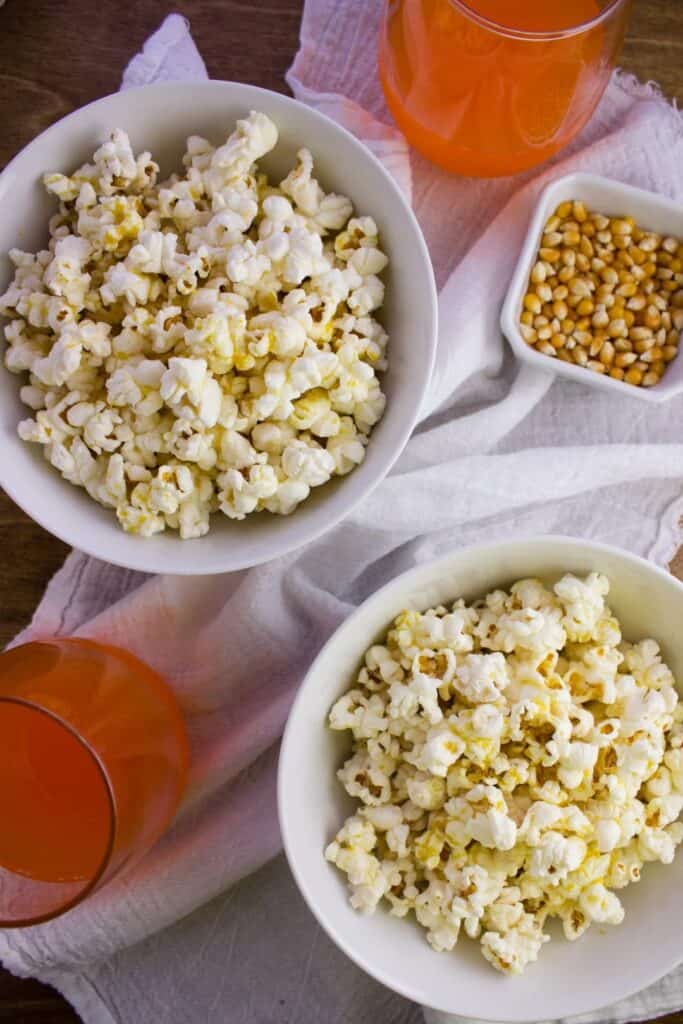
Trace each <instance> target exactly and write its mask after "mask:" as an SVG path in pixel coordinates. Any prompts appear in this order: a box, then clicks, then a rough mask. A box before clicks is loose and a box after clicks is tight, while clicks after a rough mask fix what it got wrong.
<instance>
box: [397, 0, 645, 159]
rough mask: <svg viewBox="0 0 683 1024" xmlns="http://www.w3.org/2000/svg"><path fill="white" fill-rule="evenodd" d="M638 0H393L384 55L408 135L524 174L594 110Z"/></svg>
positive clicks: (428, 148) (446, 153) (447, 155)
mask: <svg viewBox="0 0 683 1024" xmlns="http://www.w3.org/2000/svg"><path fill="white" fill-rule="evenodd" d="M630 5H631V0H388V2H387V4H386V8H385V13H384V20H383V25H382V29H381V32H380V48H379V67H380V77H381V80H382V85H383V88H384V94H385V97H386V101H387V105H388V107H389V110H390V111H391V113H392V114H393V117H394V119H395V121H396V123H397V124H398V126H399V128H400V129H401V130H402V131H403V133H404V134H405V135H406V137H407V138H408V140H409V141H410V142H411V143H412V144H413V145H414V146H415V147H416V149H418V150H419V151H420V152H421V153H422V154H424V156H426V157H427V158H428V159H429V160H432V161H433V162H434V163H437V164H440V165H441V166H442V167H444V168H446V170H448V171H452V172H455V173H457V174H463V175H472V176H476V177H498V176H501V175H507V174H514V173H516V172H518V171H523V170H525V169H526V168H529V167H534V166H536V165H537V164H540V163H542V162H543V161H544V160H547V158H548V157H550V156H552V155H553V154H554V153H556V152H557V151H558V150H559V149H561V148H562V147H563V146H566V145H567V143H568V142H570V141H571V140H572V139H573V138H574V137H575V136H576V135H577V133H578V132H579V131H580V130H581V128H582V127H583V126H584V125H585V123H586V122H587V121H588V119H589V117H590V116H591V114H592V113H593V110H594V109H595V107H596V105H597V103H598V100H599V99H600V97H601V96H602V94H603V92H604V90H605V88H606V86H607V83H608V81H609V78H610V74H611V72H612V69H613V67H614V64H615V61H616V58H617V54H618V52H619V49H620V47H621V44H622V41H623V38H624V33H625V31H626V24H627V21H628V14H629V10H630Z"/></svg>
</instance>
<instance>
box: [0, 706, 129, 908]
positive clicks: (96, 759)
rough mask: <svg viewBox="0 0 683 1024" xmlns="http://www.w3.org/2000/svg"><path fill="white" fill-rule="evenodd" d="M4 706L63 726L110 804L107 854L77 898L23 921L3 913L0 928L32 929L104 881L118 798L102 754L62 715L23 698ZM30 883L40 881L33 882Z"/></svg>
mask: <svg viewBox="0 0 683 1024" xmlns="http://www.w3.org/2000/svg"><path fill="white" fill-rule="evenodd" d="M3 704H16V705H18V706H20V707H24V708H27V709H28V710H30V711H35V712H37V713H38V714H40V715H44V716H45V717H46V718H49V719H51V720H52V721H53V722H54V723H55V724H56V725H58V726H60V727H61V728H62V729H66V731H67V732H68V733H70V735H71V736H72V738H73V739H75V740H76V742H77V743H79V744H80V746H81V747H82V748H83V749H84V750H85V751H86V753H87V754H88V755H89V757H90V759H91V761H92V763H93V764H94V766H95V769H96V770H97V772H98V773H99V775H100V777H101V779H102V780H103V782H104V788H105V793H106V795H107V802H108V805H109V835H108V837H107V843H106V846H105V849H104V853H103V855H102V859H101V861H100V863H99V864H98V866H97V870H96V871H95V872H93V875H92V878H90V879H88V880H87V882H86V884H85V885H84V887H83V888H82V889H81V890H79V892H78V893H77V894H76V895H75V896H73V897H71V898H70V899H68V900H66V901H65V902H64V903H62V904H60V905H59V906H58V907H57V908H56V909H55V910H51V911H49V912H47V913H45V914H38V915H36V916H33V917H26V918H22V919H21V920H16V919H15V920H5V919H4V918H3V917H2V915H1V914H0V928H29V927H31V926H32V925H36V924H44V923H45V922H46V921H52V920H53V919H54V918H55V917H59V916H60V915H62V914H65V913H66V912H67V911H68V910H73V908H74V907H76V906H78V904H79V903H82V902H83V900H84V899H85V898H86V896H89V895H90V894H91V893H92V892H93V890H94V889H95V888H96V887H97V885H98V884H99V883H100V882H101V881H102V878H103V876H104V875H105V873H106V871H107V868H108V867H109V866H110V864H111V862H112V854H113V852H114V844H115V841H116V831H117V827H118V815H117V813H116V797H115V794H114V787H113V785H112V782H111V779H110V778H109V773H108V772H107V769H106V768H105V766H104V763H103V762H102V759H101V757H100V755H99V754H98V753H97V751H96V750H94V748H93V747H92V746H91V745H90V743H88V741H87V740H86V739H84V738H83V736H81V735H80V733H79V732H77V730H76V729H74V727H73V726H72V725H71V724H70V723H69V722H67V721H65V720H64V719H63V718H61V717H60V716H59V715H57V714H55V712H54V711H50V710H49V709H48V708H45V707H43V706H42V705H41V704H37V703H36V702H35V701H32V700H27V699H26V698H24V697H12V696H8V695H4V694H3V695H0V706H2V705H3ZM0 870H3V871H10V873H11V874H16V872H12V871H11V869H10V868H3V867H2V864H0ZM31 881H39V880H36V879H31ZM46 884H49V883H46Z"/></svg>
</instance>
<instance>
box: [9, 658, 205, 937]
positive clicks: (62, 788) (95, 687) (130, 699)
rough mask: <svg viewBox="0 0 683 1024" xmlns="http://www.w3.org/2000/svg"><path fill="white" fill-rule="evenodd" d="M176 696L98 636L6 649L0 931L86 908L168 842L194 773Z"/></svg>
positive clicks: (147, 670) (148, 671)
mask: <svg viewBox="0 0 683 1024" xmlns="http://www.w3.org/2000/svg"><path fill="white" fill-rule="evenodd" d="M187 765H188V745H187V737H186V733H185V727H184V724H183V720H182V718H181V715H180V711H179V708H178V706H177V704H176V701H175V698H174V696H173V694H172V693H171V691H170V690H169V689H168V687H167V686H166V684H165V683H164V682H163V680H162V679H161V678H160V677H159V676H158V675H157V674H156V673H155V672H153V671H152V669H151V668H149V667H148V666H147V665H145V664H144V663H143V662H141V661H139V660H138V659H137V658H135V657H133V655H131V654H128V653H127V652H126V651H122V650H119V649H118V648H114V647H108V646H105V645H103V644H98V643H94V642H92V641H89V640H77V639H64V640H47V641H43V642H39V643H30V644H25V645H23V646H21V647H15V648H13V649H12V650H10V651H5V652H4V653H3V654H0V926H3V927H8V926H9V927H11V926H20V925H27V924H35V923H38V922H39V921H45V920H48V919H49V918H51V917H54V916H56V915H57V914H59V913H63V912H64V911H65V910H67V909H69V908H70V907H72V906H74V905H75V904H76V903H78V902H80V901H81V900H82V899H83V898H84V896H86V895H87V894H88V893H89V892H91V891H92V890H93V889H94V888H95V887H98V886H100V885H102V884H104V883H105V882H107V881H108V880H109V879H111V878H112V877H113V876H114V875H115V874H117V873H118V872H119V871H120V870H121V869H122V868H123V867H124V865H127V864H129V863H130V862H131V861H132V860H133V859H134V858H137V857H139V856H141V855H142V854H143V853H144V852H146V851H147V850H148V849H149V848H150V846H151V845H152V844H153V843H154V842H155V841H156V840H157V839H158V838H159V836H160V835H161V833H162V832H163V831H164V829H165V828H166V827H167V825H168V824H169V822H170V821H171V819H172V817H173V815H174V814H175V811H176V809H177V806H178V803H179V801H180V798H181V795H182V792H183V789H184V786H185V781H186V777H187Z"/></svg>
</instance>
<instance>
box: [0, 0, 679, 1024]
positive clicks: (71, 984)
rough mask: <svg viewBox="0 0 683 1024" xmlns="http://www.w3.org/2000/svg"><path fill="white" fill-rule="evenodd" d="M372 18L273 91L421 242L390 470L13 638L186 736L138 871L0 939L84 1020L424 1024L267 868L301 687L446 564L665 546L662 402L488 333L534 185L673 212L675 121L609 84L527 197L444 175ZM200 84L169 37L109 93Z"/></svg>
mask: <svg viewBox="0 0 683 1024" xmlns="http://www.w3.org/2000/svg"><path fill="white" fill-rule="evenodd" d="M379 7H380V2H379V0H307V3H306V8H305V14H304V19H303V25H302V32H301V49H300V51H299V54H298V56H297V58H296V60H295V63H294V65H293V68H292V70H291V72H290V75H289V83H290V85H291V87H292V89H293V91H294V93H295V94H296V95H297V96H298V97H299V98H300V99H302V100H303V101H304V102H306V103H309V104H312V105H314V106H316V107H318V108H319V109H321V110H323V111H324V112H325V113H327V114H329V115H331V116H332V117H335V118H336V119H338V120H339V121H342V122H343V123H344V124H345V125H346V126H347V127H349V128H350V129H351V130H352V131H354V132H355V133H356V134H357V135H358V136H359V137H360V138H362V139H363V140H365V141H366V142H367V144H368V145H369V146H370V147H371V148H372V149H373V150H374V152H375V153H376V154H377V155H378V156H379V158H380V159H382V160H383V161H384V162H385V164H386V165H387V167H388V168H389V169H390V170H391V171H392V173H394V174H395V176H396V178H397V180H398V181H399V182H400V184H401V187H402V188H403V189H404V190H405V191H406V193H407V194H409V195H411V196H412V201H413V205H414V208H415V210H416V213H417V216H418V218H419V220H420V222H421V224H422V227H423V230H424V232H425V235H426V238H427V241H428V243H429V247H430V251H431V254H432V258H433V261H434V266H435V270H436V274H437V278H438V282H439V285H440V288H441V293H440V305H441V309H440V312H441V330H440V339H439V354H438V365H437V371H436V373H435V374H434V378H433V385H432V389H431V392H430V394H429V397H428V401H427V403H426V405H425V408H424V418H423V420H422V422H421V424H420V426H419V427H418V429H417V430H416V432H415V435H414V437H413V438H412V440H411V441H410V443H409V444H408V447H407V448H406V451H405V453H404V454H403V456H402V457H401V459H400V460H399V462H398V464H397V466H396V468H395V469H394V471H393V472H392V474H391V475H390V476H389V478H388V479H387V480H386V481H385V482H384V483H382V484H381V485H380V486H379V487H378V488H377V489H376V491H375V492H374V494H373V495H372V496H371V497H370V498H369V499H368V500H367V501H366V502H365V503H364V504H363V505H362V507H361V508H360V509H358V510H357V511H356V512H355V513H354V514H353V515H351V516H350V517H349V518H348V519H347V520H346V521H345V522H344V523H343V524H342V525H341V526H339V527H337V528H336V529H335V530H334V531H333V532H332V533H331V534H328V535H327V536H326V537H324V538H322V539H321V540H318V541H316V542H315V543H313V544H311V545H309V546H308V547H307V548H304V549H303V550H301V551H299V552H297V553H294V554H292V555H289V556H287V557H286V558H282V559H280V560H279V561H276V562H273V563H271V564H269V565H266V566H261V567H259V568H256V569H253V570H251V571H248V572H240V573H235V574H233V575H227V576H221V577H211V578H178V577H164V576H161V577H154V578H148V577H144V576H142V575H140V574H136V573H133V572H126V571H124V570H121V569H118V568H115V567H113V566H110V565H107V564H104V563H102V562H98V561H96V560H94V559H91V558H87V557H85V556H84V555H82V554H79V553H73V554H72V555H70V556H69V558H68V559H67V561H66V564H65V566H64V568H63V569H62V570H61V571H60V572H59V573H58V574H57V576H56V577H55V578H54V579H53V580H52V582H51V583H50V585H49V586H48V588H47V591H46V594H45V596H44V598H43V601H42V603H41V605H40V607H39V608H38V610H37V612H36V615H35V618H34V620H33V622H32V624H31V626H30V628H29V629H28V630H27V631H25V633H24V634H23V635H22V637H20V638H17V639H18V640H21V639H26V638H28V637H40V636H46V635H52V634H62V635H64V634H70V633H74V632H80V633H81V634H82V635H88V636H92V637H99V638H103V639H106V640H108V641H109V642H111V643H115V644H121V645H123V646H126V647H128V648H129V649H131V650H132V651H134V652H135V653H137V654H138V655H140V656H141V657H142V658H144V659H146V660H147V661H148V662H149V663H150V664H152V665H153V666H154V667H155V668H156V669H158V670H159V671H160V672H161V673H162V674H163V675H164V676H165V677H166V678H167V679H168V680H169V682H170V684H171V685H172V686H173V688H174V689H175V691H176V693H177V694H178V697H179V700H180V702H181V705H182V707H183V710H184V712H185V714H186V717H187V722H188V727H189V731H190V736H191V743H192V748H193V763H192V772H191V779H190V787H189V792H188V795H187V798H186V800H185V802H184V804H183V807H182V809H181V812H180V814H179V817H178V819H177V821H176V823H175V824H174V827H173V828H172V829H171V830H170V831H169V833H168V834H167V835H166V836H165V837H164V838H163V840H162V841H161V842H160V843H159V844H158V846H157V847H156V848H155V849H154V850H153V851H152V853H151V854H150V855H148V856H147V857H146V858H145V859H144V860H143V861H142V863H140V864H139V865H138V866H137V867H136V868H135V869H134V870H133V871H132V872H131V873H129V874H127V875H126V876H125V877H123V878H121V879H120V880H117V881H115V882H114V883H112V884H111V885H109V886H108V887H107V888H105V889H104V890H102V891H101V892H99V893H97V894H96V895H94V896H93V897H91V898H90V899H89V900H88V901H87V902H86V903H85V904H84V905H83V906H81V907H79V908H76V909H75V910H73V911H72V912H71V913H69V914H67V915H65V916H64V917H62V918H60V919H58V920H56V921H54V922H52V923H49V924H45V925H41V926H38V927H35V928H31V929H25V930H20V931H4V932H0V958H1V959H2V961H3V963H4V964H5V965H6V966H7V967H8V968H9V969H10V970H12V971H14V972H15V973H17V974H19V975H24V976H34V977H38V978H40V979H42V980H44V981H47V982H49V983H51V984H53V985H55V986H56V987H57V988H58V989H59V990H60V991H61V992H63V993H64V995H65V996H66V997H67V998H68V999H70V1000H71V1002H72V1003H73V1005H74V1006H75V1007H76V1009H77V1010H78V1012H79V1013H80V1015H81V1017H82V1018H83V1020H84V1021H86V1022H87V1024H147V1022H152V1021H163V1022H164V1024H195V1022H206V1024H215V1022H223V1021H229V1022H230V1024H240V1022H245V1024H252V1022H253V1024H284V1022H285V1021H287V1022H289V1024H318V1022H319V1021H325V1024H418V1022H420V1021H422V1013H421V1011H420V1009H419V1008H418V1007H415V1006H413V1005H411V1004H410V1003H408V1002H406V1001H405V1000H403V999H401V998H399V997H398V996H394V995H393V994H392V993H390V992H388V991H386V990H385V989H384V988H382V987H381V986H380V985H378V984H376V983H375V982H373V981H372V980H371V979H369V978H367V977H366V976H365V975H364V974H363V973H362V972H361V971H359V970H358V969H357V968H356V967H355V966H353V965H352V964H351V963H350V962H349V961H348V960H347V959H346V958H345V957H344V956H343V955H342V954H341V953H339V952H338V951H337V950H336V949H335V947H334V946H333V945H332V944H331V942H330V941H329V940H328V939H327V938H326V936H325V935H324V934H323V933H322V932H321V930H320V929H319V928H318V927H317V925H316V924H315V922H314V920H313V918H312V917H311V915H310V913H309V912H308V910H307V909H306V908H305V906H304V904H303V901H302V900H301V898H300V897H299V895H298V893H297V892H296V890H295V888H294V885H293V883H292V881H291V879H290V877H289V873H288V871H287V868H286V866H285V864H284V862H283V860H282V858H281V857H279V858H277V859H273V858H275V855H276V854H277V853H278V851H279V848H280V840H279V835H278V827H277V822H276V811H275V770H276V760H277V743H278V738H279V736H280V734H281V731H282V728H283V724H284V721H285V717H286V714H287V710H288V707H289V705H290V702H291V700H292V698H293V695H294V692H295V691H296V688H297V685H298V683H299V682H300V681H301V678H302V676H303V674H304V672H305V670H306V667H307V665H308V664H309V663H310V661H311V658H312V657H313V655H314V653H315V652H316V651H317V650H318V649H319V647H320V646H321V644H322V643H323V642H324V640H325V639H326V638H327V636H329V634H330V633H331V632H332V631H333V630H334V628H335V627H336V626H337V625H338V624H339V623H340V622H341V621H342V620H343V619H344V617H345V616H346V615H347V614H348V612H349V611H350V609H351V608H352V607H353V606H354V605H356V604H358V603H359V602H360V601H362V600H363V599H364V598H365V597H366V596H367V595H368V594H370V593H371V592H372V591H374V590H375V589H376V588H377V587H378V586H380V585H381V584H383V583H384V582H385V581H387V580H388V579H389V578H391V577H392V576H394V575H396V574H397V573H400V572H402V571H403V570H405V569H408V568H410V567H411V566H413V565H415V564H416V563H418V562H422V561H424V560H426V559H429V558H432V557H434V556H436V555H438V554H440V553H443V552H444V551H446V550H448V549H449V548H453V547H457V546H461V545H465V544H469V543H472V542H475V541H481V540H488V539H491V540H493V539H495V538H498V537H501V536H505V537H512V536H524V535H529V534H532V533H548V532H561V533H567V534H574V535H578V536H583V537H589V538H594V539H596V540H602V541H610V542H612V543H614V544H618V545H621V546H623V547H625V548H627V549H629V550H631V551H635V552H637V553H639V554H642V555H646V556H649V557H650V558H652V559H653V560H655V561H657V562H659V563H660V564H666V563H667V562H668V560H669V558H670V556H671V555H672V554H673V552H674V551H675V549H676V547H677V544H678V525H677V524H678V519H679V516H680V514H681V511H682V510H683V506H682V504H681V492H682V484H683V443H681V439H680V437H679V430H678V417H679V416H680V415H681V413H683V398H680V399H675V400H673V401H672V402H670V403H669V404H667V405H666V406H664V407H653V406H650V405H644V404H641V403H640V402H639V401H638V400H637V399H630V398H628V397H624V398H615V397H613V396H611V395H605V394H603V393H602V392H599V391H594V390H592V389H591V388H589V387H587V386H582V385H578V384H572V383H567V382H554V381H553V378H552V377H551V376H549V375H547V374H545V373H540V372H538V371H536V370H533V369H530V368H528V367H520V366H519V365H518V364H517V363H516V362H515V360H514V359H513V358H512V355H511V353H510V351H509V350H508V348H507V347H506V345H505V344H504V342H503V340H502V338H501V335H500V332H499V329H498V326H497V318H498V312H499V307H500V303H501V299H502V297H503V293H504V290H505V287H506V284H507V281H508V278H509V276H510V272H511V269H512V266H513V263H514V260H515V257H516V254H517V252H518V249H519V246H520V242H521V240H522V237H523V234H524V231H525V228H526V225H527V222H528V217H529V214H530V211H531V208H532V205H533V202H534V199H535V197H536V196H537V195H538V193H539V191H540V189H541V188H542V187H543V185H544V183H545V182H546V181H547V180H548V179H549V178H552V177H553V176H555V175H558V174H560V173H563V172H564V171H567V170H569V169H575V168H583V169H587V170H591V171H595V172H598V173H603V174H607V175H611V176H613V177H615V178H619V179H620V180H623V181H627V182H629V183H631V184H635V185H640V186H643V187H645V188H650V189H653V190H655V191H659V192H662V193H664V194H666V195H669V196H672V197H674V198H679V199H682V198H683V175H682V174H681V167H683V122H682V121H681V117H680V115H679V114H678V113H677V112H676V111H675V110H674V109H673V108H671V107H670V106H668V105H667V104H666V102H665V101H664V100H663V99H662V98H661V97H660V96H659V95H658V94H657V92H656V90H655V89H654V88H652V87H650V86H641V85H639V84H638V83H637V82H635V81H634V80H632V79H630V78H628V77H626V76H624V75H619V74H617V75H615V77H614V79H613V80H612V83H611V85H610V87H609V89H608V91H607V93H606V95H605V97H604V99H603V101H602V103H601V105H600V107H599V109H598V110H597V112H596V113H595V115H594V117H593V118H592V120H591V122H590V124H589V125H588V127H587V128H586V129H585V130H584V132H583V133H582V135H581V137H580V138H579V139H578V140H577V141H576V142H575V143H574V144H573V146H572V148H571V150H570V151H567V152H565V153H564V154H563V157H562V159H561V160H559V159H558V160H556V161H555V163H554V165H553V166H552V167H550V168H548V167H546V168H544V170H543V172H542V173H541V174H540V175H538V176H536V177H534V176H533V175H530V174H527V175H525V176H523V177H520V178H515V179H512V178H509V179H503V180H499V181H473V180H465V179H458V178H454V177H450V176H448V175H446V174H444V173H442V172H440V171H439V170H437V169H435V168H434V167H431V166H430V165H428V164H427V163H426V162H425V161H424V160H422V159H421V158H420V157H419V156H417V155H416V154H415V153H413V152H410V151H409V149H408V147H407V145H406V143H405V141H404V140H403V139H402V137H401V136H400V135H399V134H398V133H397V132H396V130H395V129H393V128H392V127H390V124H389V120H388V115H387V114H386V112H385V109H384V106H383V103H382V98H381V93H380V89H379V86H378V83H377V79H376V71H375V36H376V30H377V24H378V18H379ZM205 74H206V72H205V68H204V64H203V61H202V59H201V57H200V55H199V54H198V52H197V50H196V48H195V46H194V43H193V42H192V39H191V36H190V34H189V31H188V27H187V25H186V23H185V22H184V20H183V19H182V18H180V17H179V16H177V15H173V16H171V17H169V18H168V19H167V20H166V21H165V22H164V24H163V26H162V27H161V28H160V30H159V31H158V32H157V33H156V34H155V35H154V36H153V37H152V38H151V39H150V40H149V41H148V43H147V44H146V46H145V48H144V52H143V53H142V54H139V55H138V56H137V57H135V59H134V60H133V61H132V62H131V64H130V66H129V68H128V70H127V71H126V74H125V75H124V79H123V87H124V88H125V87H127V86H130V85H139V84H142V83H144V82H149V81H157V80H159V79H168V78H181V79H187V78H193V77H194V78H197V77H204V76H205ZM302 141H303V140H302ZM313 148H314V146H313ZM302 784H305V781H304V780H302ZM321 855H322V851H321ZM268 862H270V863H268ZM238 883H239V884H238ZM682 1003H683V971H679V972H675V973H674V974H672V975H670V976H669V977H667V978H665V979H664V980H663V981H662V982H660V983H659V984H658V985H656V986H654V987H652V988H651V989H649V990H647V991H646V992H644V993H642V994H641V995H639V996H637V997H635V998H633V999H631V1000H628V1001H627V1002H625V1003H623V1004H619V1005H618V1006H614V1007H612V1008H610V1009H609V1010H605V1011H602V1012H600V1013H599V1014H596V1015H593V1016H591V1017H585V1018H581V1020H582V1021H586V1022H587V1021H614V1022H621V1021H627V1020H628V1021H634V1020H639V1019H644V1018H648V1017H653V1016H655V1015H657V1014H660V1013H666V1012H669V1011H671V1010H674V1009H678V1008H679V1007H680V1006H681V1004H682ZM428 1019H429V1022H430V1024H436V1021H437V1019H439V1020H441V1019H440V1018H436V1017H435V1016H434V1015H431V1014H428Z"/></svg>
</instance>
